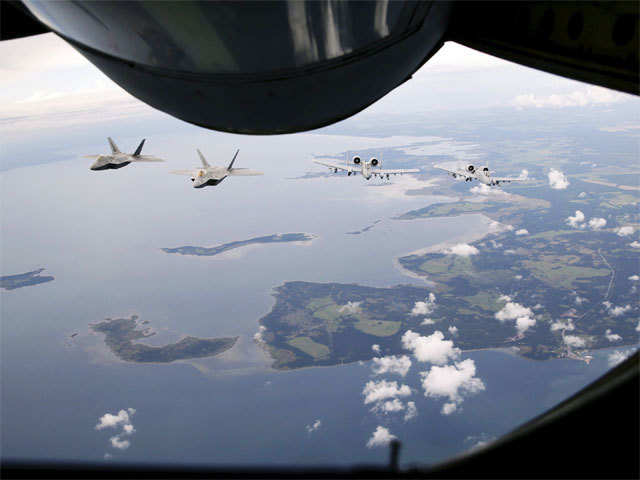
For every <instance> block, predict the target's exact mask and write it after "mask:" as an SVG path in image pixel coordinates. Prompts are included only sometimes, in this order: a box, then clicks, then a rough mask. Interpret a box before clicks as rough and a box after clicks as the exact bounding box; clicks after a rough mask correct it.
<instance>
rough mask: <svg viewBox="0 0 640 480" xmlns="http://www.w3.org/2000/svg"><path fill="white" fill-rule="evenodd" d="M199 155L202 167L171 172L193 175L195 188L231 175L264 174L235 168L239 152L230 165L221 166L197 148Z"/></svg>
mask: <svg viewBox="0 0 640 480" xmlns="http://www.w3.org/2000/svg"><path fill="white" fill-rule="evenodd" d="M196 151H197V152H198V155H199V156H200V161H201V162H202V168H197V169H195V170H174V171H172V172H170V173H173V174H175V175H189V176H190V177H191V181H192V182H193V188H203V187H207V186H209V185H211V186H213V185H218V184H219V183H220V182H222V181H223V180H224V179H225V178H227V177H228V176H231V175H238V176H254V175H263V173H262V172H257V171H255V170H249V169H248V168H233V162H235V161H236V157H237V156H238V152H239V151H240V150H237V151H236V154H235V155H234V156H233V160H231V163H230V164H229V166H228V167H220V166H217V165H209V162H207V160H206V158H204V155H202V152H201V151H200V150H196Z"/></svg>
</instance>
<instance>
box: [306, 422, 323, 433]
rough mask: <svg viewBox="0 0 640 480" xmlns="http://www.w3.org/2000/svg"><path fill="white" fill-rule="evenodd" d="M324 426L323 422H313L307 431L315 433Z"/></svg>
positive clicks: (307, 427)
mask: <svg viewBox="0 0 640 480" xmlns="http://www.w3.org/2000/svg"><path fill="white" fill-rule="evenodd" d="M321 426H322V420H320V419H317V420H316V421H315V422H313V423H312V424H311V425H307V426H305V427H304V428H305V430H306V431H307V433H313V432H315V431H316V430H318V429H319V428H320V427H321Z"/></svg>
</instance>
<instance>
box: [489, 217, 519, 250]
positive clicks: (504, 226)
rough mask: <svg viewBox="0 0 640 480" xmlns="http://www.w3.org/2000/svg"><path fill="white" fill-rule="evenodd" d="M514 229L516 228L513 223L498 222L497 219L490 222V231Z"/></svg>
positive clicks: (497, 231)
mask: <svg viewBox="0 0 640 480" xmlns="http://www.w3.org/2000/svg"><path fill="white" fill-rule="evenodd" d="M512 230H514V228H513V225H508V224H506V223H500V222H496V221H495V220H493V221H491V222H490V223H489V233H502V232H510V231H512ZM500 246H502V244H500ZM494 248H497V247H495V246H494Z"/></svg>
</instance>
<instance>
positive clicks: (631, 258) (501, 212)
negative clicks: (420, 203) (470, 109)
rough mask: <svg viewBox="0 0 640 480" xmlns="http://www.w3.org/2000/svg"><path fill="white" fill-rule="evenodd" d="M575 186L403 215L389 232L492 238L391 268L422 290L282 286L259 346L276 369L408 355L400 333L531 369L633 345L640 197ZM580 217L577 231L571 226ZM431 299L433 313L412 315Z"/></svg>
mask: <svg viewBox="0 0 640 480" xmlns="http://www.w3.org/2000/svg"><path fill="white" fill-rule="evenodd" d="M601 178H605V179H606V180H605V181H608V180H609V177H606V176H605V175H601ZM621 178H623V177H621ZM583 179H584V180H583ZM572 183H573V187H572V189H571V190H567V191H565V190H561V191H557V190H553V189H550V188H549V187H548V185H546V184H542V183H538V184H537V185H524V186H520V187H512V188H511V189H510V190H509V191H506V189H505V190H499V189H495V190H492V191H490V193H485V194H482V195H480V194H477V195H463V196H459V197H458V199H457V200H455V201H453V202H440V203H432V204H430V205H427V206H425V207H424V208H420V209H417V210H412V211H410V212H406V213H404V214H401V215H399V216H397V217H396V218H395V220H396V221H414V220H417V219H420V220H422V221H423V220H424V219H428V218H435V217H445V216H448V217H452V216H464V215H478V214H481V215H484V216H486V217H488V224H489V228H488V229H487V230H488V231H487V232H486V233H484V232H480V234H479V233H478V232H470V233H469V237H468V238H467V239H466V240H465V239H458V241H449V242H447V243H444V244H440V245H436V246H431V247H428V248H424V249H421V250H418V251H416V252H408V253H406V254H404V255H401V256H399V257H398V258H397V259H396V265H397V267H398V268H400V269H401V270H402V271H404V272H405V273H407V274H408V275H409V276H411V277H413V278H416V277H418V278H422V279H424V280H425V281H427V283H425V286H410V285H397V286H391V287H387V288H373V287H367V286H362V285H355V284H341V283H309V282H297V281H292V282H286V283H284V284H283V285H280V286H278V287H277V288H275V291H274V296H275V304H274V306H273V308H272V309H271V311H270V312H269V313H268V314H267V315H265V316H264V317H263V318H261V319H260V320H259V324H260V327H259V328H260V331H259V335H257V336H256V339H257V341H258V342H259V343H260V344H261V345H262V347H263V348H264V349H265V350H266V351H267V352H268V354H269V355H270V356H271V358H272V360H273V368H276V369H295V368H301V367H309V366H321V365H336V364H341V363H349V362H354V361H359V360H368V359H371V358H372V357H374V356H379V355H393V354H395V355H398V354H406V353H408V351H407V350H405V349H404V348H403V345H402V340H401V338H402V335H403V334H404V333H405V332H406V331H407V330H412V331H414V332H418V333H419V334H421V335H425V336H428V335H431V334H433V333H434V332H435V331H440V332H443V334H444V335H445V337H446V338H448V339H452V340H454V342H455V345H456V346H457V347H459V348H460V349H462V350H475V349H486V348H497V347H509V348H513V349H514V350H516V351H517V352H518V354H520V355H522V356H524V357H527V358H531V359H535V360H545V359H549V358H572V359H577V360H583V361H587V362H588V361H589V359H590V356H589V352H590V351H591V350H594V349H600V348H609V347H615V346H624V345H636V344H637V342H638V332H639V331H640V330H639V329H640V325H639V323H638V322H639V319H638V317H639V315H638V313H639V311H640V304H639V302H638V292H639V291H640V262H639V258H638V253H640V250H639V249H640V241H639V239H638V231H639V227H640V212H639V211H638V203H639V202H640V191H638V190H636V189H632V188H629V187H628V186H626V185H623V184H622V181H621V180H620V179H616V181H615V182H613V181H608V182H607V184H605V183H604V181H603V182H600V183H598V184H597V187H598V189H597V190H595V189H593V188H589V187H590V185H591V186H592V185H594V184H593V175H592V176H590V177H587V176H586V175H585V176H581V175H580V174H578V175H576V176H574V177H572ZM467 188H468V187H467ZM477 191H478V190H476V192H477ZM583 191H589V192H590V193H589V194H581V192H583ZM485 192H486V190H485ZM472 193H473V191H472ZM578 209H580V210H581V211H582V210H584V212H585V213H584V219H583V220H580V221H577V222H573V223H572V222H571V221H569V218H570V217H573V216H575V215H576V210H578ZM578 217H580V216H578ZM591 219H596V220H598V219H600V220H599V223H592V224H590V223H589V220H591ZM604 219H607V222H606V225H605V224H602V223H603V220H604ZM623 226H624V227H625V230H621V227H623ZM430 294H434V295H435V298H437V301H436V302H435V303H434V304H430V305H428V307H427V308H423V309H422V310H423V312H422V313H421V314H417V313H415V312H416V311H415V310H414V306H415V305H416V302H423V307H424V303H427V299H428V298H429V295H430ZM425 311H426V313H425ZM412 312H414V313H415V314H412ZM500 312H502V313H500ZM374 344H375V345H378V346H379V348H380V350H379V352H380V353H374V351H373V350H372V345H374Z"/></svg>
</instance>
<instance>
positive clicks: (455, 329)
mask: <svg viewBox="0 0 640 480" xmlns="http://www.w3.org/2000/svg"><path fill="white" fill-rule="evenodd" d="M449 333H450V334H451V335H457V334H458V327H456V326H455V325H451V326H450V327H449Z"/></svg>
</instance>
